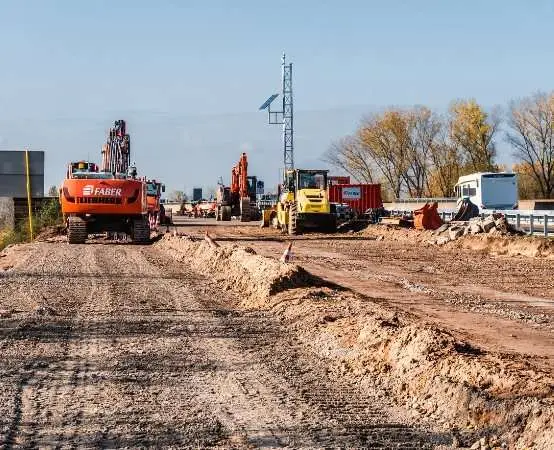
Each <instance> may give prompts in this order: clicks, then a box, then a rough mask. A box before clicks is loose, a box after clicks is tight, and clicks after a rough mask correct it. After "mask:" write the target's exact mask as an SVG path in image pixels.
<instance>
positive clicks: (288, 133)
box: [283, 53, 294, 170]
mask: <svg viewBox="0 0 554 450" xmlns="http://www.w3.org/2000/svg"><path fill="white" fill-rule="evenodd" d="M293 112H294V111H293V105H292V63H289V64H288V65H287V63H286V57H285V54H284V53H283V152H284V163H285V170H288V169H294V131H293V125H294V121H293Z"/></svg>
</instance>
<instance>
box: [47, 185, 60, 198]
mask: <svg viewBox="0 0 554 450" xmlns="http://www.w3.org/2000/svg"><path fill="white" fill-rule="evenodd" d="M59 194H60V193H59V191H58V188H57V186H55V185H52V186H50V188H48V197H58V196H59Z"/></svg>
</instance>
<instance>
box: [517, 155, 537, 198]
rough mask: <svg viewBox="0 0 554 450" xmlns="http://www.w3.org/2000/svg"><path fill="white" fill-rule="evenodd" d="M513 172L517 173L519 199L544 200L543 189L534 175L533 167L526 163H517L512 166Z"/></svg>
mask: <svg viewBox="0 0 554 450" xmlns="http://www.w3.org/2000/svg"><path fill="white" fill-rule="evenodd" d="M512 171H513V172H514V173H517V188H518V194H519V198H521V199H526V200H533V199H537V198H543V194H542V192H541V187H540V185H539V183H538V181H537V177H536V176H535V175H534V173H533V171H532V170H531V167H530V166H529V165H528V164H525V163H516V164H513V165H512Z"/></svg>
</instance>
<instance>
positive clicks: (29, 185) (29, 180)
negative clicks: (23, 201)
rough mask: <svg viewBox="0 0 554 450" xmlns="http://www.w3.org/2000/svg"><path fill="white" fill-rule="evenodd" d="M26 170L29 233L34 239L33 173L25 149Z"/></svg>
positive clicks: (27, 152)
mask: <svg viewBox="0 0 554 450" xmlns="http://www.w3.org/2000/svg"><path fill="white" fill-rule="evenodd" d="M25 172H26V174H27V206H28V207H29V235H30V236H31V241H32V240H33V207H32V204H31V173H30V170H29V150H25Z"/></svg>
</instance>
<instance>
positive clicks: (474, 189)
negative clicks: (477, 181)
mask: <svg viewBox="0 0 554 450" xmlns="http://www.w3.org/2000/svg"><path fill="white" fill-rule="evenodd" d="M475 195H477V188H474V187H470V188H469V196H470V197H473V196H475Z"/></svg>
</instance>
